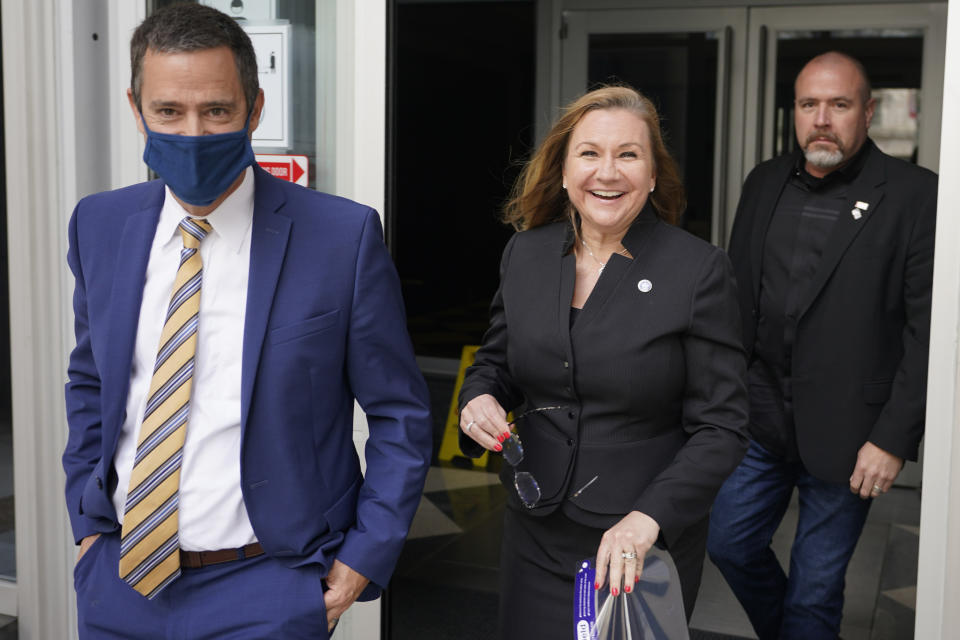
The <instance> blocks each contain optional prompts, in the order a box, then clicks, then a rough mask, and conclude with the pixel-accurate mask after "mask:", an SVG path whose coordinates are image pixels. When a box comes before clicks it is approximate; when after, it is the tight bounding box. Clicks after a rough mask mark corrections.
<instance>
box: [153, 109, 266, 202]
mask: <svg viewBox="0 0 960 640" xmlns="http://www.w3.org/2000/svg"><path fill="white" fill-rule="evenodd" d="M251 115H253V112H251V113H250V114H248V115H247V122H246V124H245V125H244V126H243V129H240V130H239V131H230V132H228V133H214V134H211V135H207V136H181V135H177V134H172V133H158V132H156V131H151V130H150V129H149V128H148V127H147V123H146V121H145V120H143V114H142V113H141V114H140V119H141V120H143V128H144V130H145V131H146V132H147V147H146V149H144V150H143V161H144V162H146V163H147V166H148V167H150V168H151V169H153V170H154V171H156V172H157V175H158V176H160V177H161V178H162V179H163V181H164V182H166V183H167V186H169V187H170V190H171V191H173V192H174V193H175V194H176V195H177V197H178V198H180V199H181V200H183V201H184V202H186V203H189V204H192V205H195V206H199V207H203V206H206V205H208V204H211V203H212V202H213V201H214V200H216V199H217V198H219V197H220V196H221V195H222V194H223V192H224V191H226V190H227V189H229V188H230V185H231V184H233V181H234V180H236V179H237V176H238V175H240V172H241V171H243V170H244V169H246V168H247V167H248V166H250V165H251V164H253V163H254V157H253V147H251V146H250V138H249V136H248V135H247V129H248V128H249V127H250V116H251Z"/></svg>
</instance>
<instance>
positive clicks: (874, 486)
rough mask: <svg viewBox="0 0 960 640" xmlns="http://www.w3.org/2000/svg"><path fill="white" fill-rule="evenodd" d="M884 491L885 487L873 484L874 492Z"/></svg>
mask: <svg viewBox="0 0 960 640" xmlns="http://www.w3.org/2000/svg"><path fill="white" fill-rule="evenodd" d="M882 491H883V487H881V486H880V485H878V484H875V485H873V493H881V492H882Z"/></svg>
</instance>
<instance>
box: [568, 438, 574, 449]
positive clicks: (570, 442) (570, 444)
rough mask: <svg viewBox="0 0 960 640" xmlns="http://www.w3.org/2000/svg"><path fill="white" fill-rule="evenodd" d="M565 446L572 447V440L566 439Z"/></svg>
mask: <svg viewBox="0 0 960 640" xmlns="http://www.w3.org/2000/svg"><path fill="white" fill-rule="evenodd" d="M567 446H568V447H572V446H573V439H572V438H568V439H567Z"/></svg>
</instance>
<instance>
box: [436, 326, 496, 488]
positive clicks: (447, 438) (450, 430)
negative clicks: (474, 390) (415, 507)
mask: <svg viewBox="0 0 960 640" xmlns="http://www.w3.org/2000/svg"><path fill="white" fill-rule="evenodd" d="M479 348H480V347H479V346H478V345H466V346H465V347H463V352H462V353H461V354H460V370H459V371H457V383H456V384H455V385H454V387H453V398H452V399H451V400H450V411H449V412H447V423H446V425H445V426H444V428H443V440H441V441H440V452H439V453H438V454H437V458H438V459H439V460H440V461H441V462H451V461H452V460H453V458H454V456H456V457H459V458H465V459H467V460H470V461H471V462H472V463H473V466H474V467H476V468H479V469H486V467H487V454H488V452H486V451H484V452H483V455H482V456H480V457H479V458H466V456H464V455H463V453H461V452H460V444H459V442H458V438H459V434H460V414H459V412H458V411H457V408H458V407H457V398H458V397H459V396H460V387H461V386H463V374H464V373H465V372H466V370H467V367H469V366H470V365H471V364H473V358H474V356H475V355H476V354H477V349H479Z"/></svg>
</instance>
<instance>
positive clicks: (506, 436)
mask: <svg viewBox="0 0 960 640" xmlns="http://www.w3.org/2000/svg"><path fill="white" fill-rule="evenodd" d="M512 435H513V434H512V433H510V432H509V431H504V432H503V439H504V440H509V439H510V436H512Z"/></svg>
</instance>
